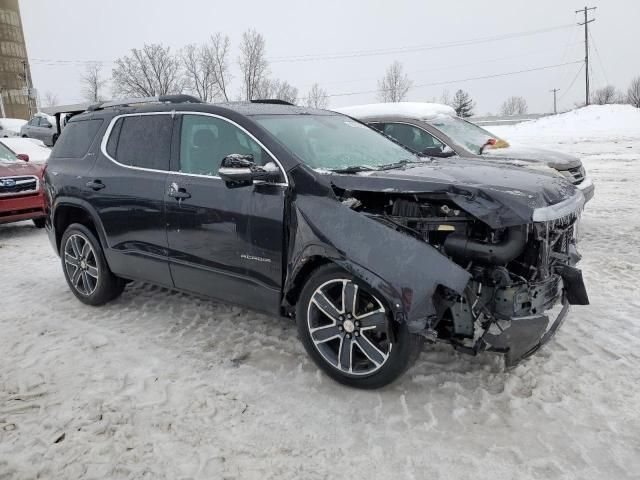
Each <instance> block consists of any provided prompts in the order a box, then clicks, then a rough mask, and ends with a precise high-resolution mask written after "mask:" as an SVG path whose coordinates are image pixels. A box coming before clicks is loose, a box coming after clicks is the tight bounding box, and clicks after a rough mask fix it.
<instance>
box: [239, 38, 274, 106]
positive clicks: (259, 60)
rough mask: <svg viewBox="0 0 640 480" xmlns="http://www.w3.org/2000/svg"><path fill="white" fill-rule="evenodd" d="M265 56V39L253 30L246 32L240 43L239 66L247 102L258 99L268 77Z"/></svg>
mask: <svg viewBox="0 0 640 480" xmlns="http://www.w3.org/2000/svg"><path fill="white" fill-rule="evenodd" d="M265 55H266V50H265V41H264V37H263V36H262V35H261V34H260V33H258V32H256V31H255V30H253V29H249V30H247V31H246V32H244V33H243V34H242V42H241V43H240V57H238V64H239V65H240V70H241V72H242V90H243V96H244V99H245V100H252V99H253V98H255V97H256V95H257V93H258V89H259V88H260V85H261V83H262V82H263V81H264V79H265V78H266V76H267V69H268V66H269V64H268V62H267V58H266V56H265Z"/></svg>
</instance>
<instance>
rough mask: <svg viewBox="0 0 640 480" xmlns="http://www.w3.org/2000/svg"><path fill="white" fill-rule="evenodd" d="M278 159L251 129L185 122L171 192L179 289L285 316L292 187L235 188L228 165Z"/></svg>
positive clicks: (195, 119)
mask: <svg viewBox="0 0 640 480" xmlns="http://www.w3.org/2000/svg"><path fill="white" fill-rule="evenodd" d="M230 154H242V155H248V154H251V155H253V157H254V160H255V162H256V163H257V164H258V165H264V164H265V163H267V162H269V161H272V158H271V157H270V154H269V153H267V151H266V150H265V149H264V148H263V147H262V145H261V144H259V142H258V141H257V140H255V139H254V138H253V137H252V136H251V135H250V134H248V133H247V132H246V131H245V130H244V129H242V128H240V127H239V126H237V125H236V124H234V123H231V122H230V121H228V120H226V119H224V118H222V117H218V116H213V115H207V114H197V113H193V114H183V115H182V117H181V128H180V141H179V147H178V148H177V149H176V151H175V152H174V155H173V158H172V172H171V173H170V174H169V176H168V179H167V184H166V191H165V205H166V212H167V238H168V243H169V264H170V268H171V275H172V277H173V281H174V285H175V286H176V288H179V289H182V290H187V291H190V292H195V293H200V294H204V295H206V296H209V297H214V298H218V299H220V300H223V301H227V302H231V303H235V304H239V305H244V306H248V307H251V308H255V309H258V310H263V311H267V312H270V313H278V312H279V305H280V292H281V287H282V274H283V273H282V259H283V242H284V225H283V221H284V201H285V192H286V185H284V184H281V183H276V184H274V183H254V184H253V185H251V186H247V187H243V188H229V187H227V185H226V183H225V182H224V181H223V180H222V179H221V178H220V177H219V176H218V169H219V168H220V164H221V162H222V159H223V158H224V157H225V156H227V155H230Z"/></svg>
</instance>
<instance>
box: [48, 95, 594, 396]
mask: <svg viewBox="0 0 640 480" xmlns="http://www.w3.org/2000/svg"><path fill="white" fill-rule="evenodd" d="M281 103H282V102H276V103H273V102H261V103H227V104H219V105H210V104H203V103H200V102H198V101H197V100H196V99H193V98H191V97H187V96H183V95H180V96H166V97H159V98H152V99H144V100H143V99H133V100H128V101H121V102H113V103H104V104H99V105H96V106H93V107H92V108H91V109H90V110H89V111H87V112H85V113H81V114H78V115H76V116H74V117H73V118H72V119H71V120H70V121H69V123H68V124H67V126H66V127H65V128H64V130H63V132H62V135H61V137H60V140H59V141H58V142H57V144H56V146H55V148H54V149H53V152H52V154H51V158H50V159H49V163H48V168H47V170H46V175H45V182H46V192H47V203H48V217H47V231H48V233H49V237H50V240H51V243H52V245H53V247H54V249H55V251H56V252H58V253H59V255H60V258H61V266H62V270H63V272H64V276H65V278H66V280H67V283H68V285H69V287H70V289H71V290H72V292H73V293H74V294H75V296H76V297H77V298H78V299H80V301H82V302H84V303H87V304H90V305H101V304H104V303H106V302H108V301H110V300H112V299H114V298H115V297H117V296H118V295H120V294H121V293H122V291H123V289H124V287H125V283H126V281H127V280H139V281H145V282H151V283H154V284H158V285H163V286H165V287H168V288H174V289H178V290H182V291H186V292H191V293H195V294H200V295H205V296H209V297H212V298H216V299H219V300H222V301H226V302H230V303H234V304H238V305H241V306H244V307H248V308H252V309H256V310H260V311H264V312H267V313H269V314H272V315H276V316H283V317H288V318H294V319H295V320H296V322H297V327H298V334H299V336H300V338H301V341H302V343H303V344H304V346H305V348H306V350H307V352H308V353H309V355H310V356H311V358H312V359H313V360H314V361H315V362H316V363H317V365H318V366H319V367H320V368H321V369H322V370H324V371H325V372H326V373H327V374H328V375H329V376H331V377H332V378H334V379H335V380H337V381H339V382H342V383H345V384H348V385H352V386H356V387H360V388H376V387H380V386H383V385H385V384H387V383H389V382H391V381H393V380H394V379H396V378H397V377H398V376H400V375H401V374H402V372H404V371H405V370H406V369H407V368H408V367H409V366H410V365H411V363H412V362H413V361H414V360H415V359H416V358H417V355H418V354H419V353H420V350H421V348H422V345H423V342H424V341H425V340H428V341H432V342H435V341H442V342H446V343H449V344H451V345H453V346H454V347H455V348H456V349H459V350H460V351H463V352H467V353H471V354H476V353H479V352H481V351H484V350H488V351H493V352H498V353H501V354H504V355H506V359H507V362H508V364H513V363H515V362H517V361H519V360H520V359H522V358H524V357H526V356H527V355H530V354H532V353H533V352H535V351H536V350H537V349H538V348H539V347H540V346H541V345H543V344H544V343H545V342H547V341H548V340H549V339H550V338H551V337H552V336H553V334H554V333H555V331H556V330H557V328H558V326H559V325H560V324H561V322H562V321H563V319H564V318H565V316H566V314H567V311H568V309H569V305H570V304H586V303H588V299H587V294H586V291H585V287H584V284H583V282H582V277H581V273H580V270H578V269H576V268H575V267H574V265H575V263H576V262H577V260H578V259H579V255H578V253H577V249H576V239H575V238H574V237H573V230H574V224H575V222H576V219H577V217H578V215H579V213H580V211H581V209H582V207H583V204H584V196H583V194H582V192H581V191H580V190H578V189H576V188H575V187H574V186H573V185H571V184H570V183H568V182H566V181H564V180H563V179H562V178H560V177H559V176H557V175H551V174H545V173H537V172H534V171H530V170H527V169H522V168H515V167H510V166H505V165H498V164H492V163H491V162H486V161H474V160H469V159H464V160H463V159H453V158H452V159H431V158H425V157H419V156H416V155H414V154H413V153H411V152H410V151H409V150H407V149H405V148H404V147H402V146H400V145H398V144H397V143H395V142H393V141H391V140H389V139H388V138H386V137H384V136H383V135H380V134H379V133H377V132H376V131H374V130H373V129H371V128H369V127H368V126H366V125H364V124H362V123H360V122H358V121H355V120H353V119H351V118H349V117H347V116H344V115H341V114H338V113H334V112H329V111H326V110H315V109H310V108H302V107H296V106H291V105H283V104H281ZM556 305H557V306H558V307H559V310H558V311H556V312H555V313H554V315H553V317H552V318H550V317H549V316H548V315H549V313H548V311H549V310H550V309H551V308H552V307H553V306H556Z"/></svg>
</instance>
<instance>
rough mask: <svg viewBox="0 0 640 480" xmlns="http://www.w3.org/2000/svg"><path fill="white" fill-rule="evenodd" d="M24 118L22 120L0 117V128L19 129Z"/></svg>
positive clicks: (24, 121)
mask: <svg viewBox="0 0 640 480" xmlns="http://www.w3.org/2000/svg"><path fill="white" fill-rule="evenodd" d="M25 123H27V121H26V120H22V119H21V118H0V128H2V129H6V130H13V131H17V132H19V131H20V127H22V126H23V125H24V124H25Z"/></svg>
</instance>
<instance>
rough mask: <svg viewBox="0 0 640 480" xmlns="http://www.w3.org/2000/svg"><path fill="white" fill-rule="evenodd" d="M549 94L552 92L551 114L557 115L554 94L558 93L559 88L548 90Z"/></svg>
mask: <svg viewBox="0 0 640 480" xmlns="http://www.w3.org/2000/svg"><path fill="white" fill-rule="evenodd" d="M549 91H550V92H553V114H554V115H557V114H558V103H557V102H556V93H558V92H559V91H560V89H559V88H554V89H553V90H549Z"/></svg>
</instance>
